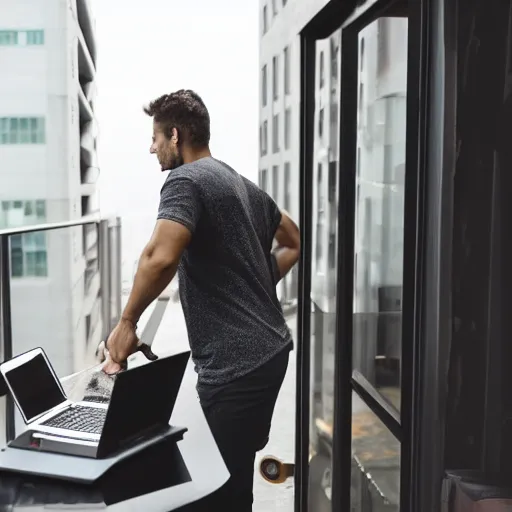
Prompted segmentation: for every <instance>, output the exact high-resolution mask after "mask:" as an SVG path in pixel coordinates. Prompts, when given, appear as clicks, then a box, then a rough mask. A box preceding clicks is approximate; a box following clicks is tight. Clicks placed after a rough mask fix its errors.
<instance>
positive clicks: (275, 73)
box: [272, 55, 279, 100]
mask: <svg viewBox="0 0 512 512" xmlns="http://www.w3.org/2000/svg"><path fill="white" fill-rule="evenodd" d="M272 97H273V98H274V100H277V99H278V98H279V58H278V57H277V55H276V56H274V57H273V58H272Z"/></svg>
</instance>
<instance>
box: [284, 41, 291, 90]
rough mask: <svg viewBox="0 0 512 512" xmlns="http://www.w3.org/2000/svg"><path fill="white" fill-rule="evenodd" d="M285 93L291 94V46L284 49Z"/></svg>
mask: <svg viewBox="0 0 512 512" xmlns="http://www.w3.org/2000/svg"><path fill="white" fill-rule="evenodd" d="M284 93H285V94H286V95H288V94H290V47H289V46H287V47H286V48H285V49H284Z"/></svg>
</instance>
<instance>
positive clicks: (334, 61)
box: [331, 37, 339, 80]
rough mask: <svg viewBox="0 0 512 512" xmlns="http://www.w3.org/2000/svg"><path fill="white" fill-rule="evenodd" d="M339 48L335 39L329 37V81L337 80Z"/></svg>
mask: <svg viewBox="0 0 512 512" xmlns="http://www.w3.org/2000/svg"><path fill="white" fill-rule="evenodd" d="M338 54H339V46H338V43H337V40H336V38H334V37H331V79H332V80H338Z"/></svg>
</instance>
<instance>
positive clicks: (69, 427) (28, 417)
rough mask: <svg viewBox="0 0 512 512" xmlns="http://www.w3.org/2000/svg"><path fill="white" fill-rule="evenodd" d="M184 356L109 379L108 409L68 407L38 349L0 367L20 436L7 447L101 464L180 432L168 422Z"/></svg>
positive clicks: (102, 405) (97, 404)
mask: <svg viewBox="0 0 512 512" xmlns="http://www.w3.org/2000/svg"><path fill="white" fill-rule="evenodd" d="M189 357H190V351H185V352H182V353H179V354H176V355H172V356H167V357H162V358H160V359H157V360H156V361H153V362H148V363H146V364H143V365H141V366H137V367H135V368H131V369H128V370H125V371H124V372H121V373H119V374H118V375H117V376H116V377H115V381H114V385H113V389H112V395H111V397H110V401H109V403H101V402H100V401H89V400H84V401H81V402H72V401H71V400H69V399H68V397H67V396H66V393H65V391H64V388H63V387H62V384H61V382H60V380H59V378H58V377H57V374H56V373H55V370H54V369H53V367H52V365H51V364H50V361H49V359H48V357H47V355H46V353H45V352H44V350H43V349H42V348H36V349H33V350H30V351H29V352H26V353H24V354H21V355H19V356H16V357H14V358H13V359H10V360H9V361H6V362H4V363H2V364H0V373H1V374H2V376H3V377H4V380H5V382H6V384H7V386H8V388H9V390H10V392H11V394H12V397H13V399H14V402H15V403H16V406H17V407H18V409H19V411H20V413H21V415H22V417H23V420H24V421H25V423H26V425H27V429H26V431H25V432H24V433H23V434H21V435H20V436H18V437H17V438H16V439H15V440H14V441H12V442H11V443H10V446H14V447H19V448H27V449H36V450H40V451H49V452H56V453H64V454H69V455H79V456H84V457H92V458H103V457H107V456H110V455H112V454H113V453H116V452H119V451H122V450H124V449H127V448H132V447H133V446H134V445H136V444H137V443H143V444H147V443H146V442H147V441H149V442H150V444H153V442H156V441H159V440H161V439H163V438H168V437H169V436H177V437H180V438H181V437H183V434H184V433H185V431H186V430H187V429H186V428H179V427H172V426H170V425H169V420H170V417H171V414H172V411H173V409H174V405H175V403H176V398H177V395H178V391H179V389H180V386H181V382H182V380H183V375H184V373H185V369H186V366H187V362H188V360H189Z"/></svg>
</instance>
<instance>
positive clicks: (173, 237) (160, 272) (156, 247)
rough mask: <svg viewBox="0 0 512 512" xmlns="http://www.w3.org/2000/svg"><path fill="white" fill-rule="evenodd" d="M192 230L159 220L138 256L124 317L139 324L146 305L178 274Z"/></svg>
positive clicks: (168, 221)
mask: <svg viewBox="0 0 512 512" xmlns="http://www.w3.org/2000/svg"><path fill="white" fill-rule="evenodd" d="M191 238H192V233H191V232H190V231H189V230H188V229H187V228H186V227H184V226H183V225H182V224H180V223H178V222H175V221H172V220H167V219H160V220H158V221H157V223H156V226H155V230H154V232H153V235H152V237H151V240H150V241H149V243H148V244H147V246H146V247H145V249H144V251H143V252H142V255H141V257H140V259H139V266H138V268H137V273H136V274H135V280H134V283H133V288H132V291H131V293H130V297H129V299H128V303H127V304H126V307H125V309H124V312H123V314H122V318H123V319H124V320H127V321H128V322H130V323H132V324H133V325H136V324H137V322H138V321H139V318H140V317H141V315H142V313H144V311H145V310H146V308H147V307H148V306H149V305H150V304H151V303H152V302H153V301H154V300H156V299H157V298H158V296H159V295H160V294H161V293H162V291H163V290H164V289H165V287H166V286H167V285H168V284H169V283H170V282H171V280H172V278H173V277H174V275H175V274H176V270H177V268H178V264H179V262H180V258H181V254H182V253H183V251H184V250H185V248H186V247H187V246H188V244H189V243H190V240H191Z"/></svg>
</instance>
